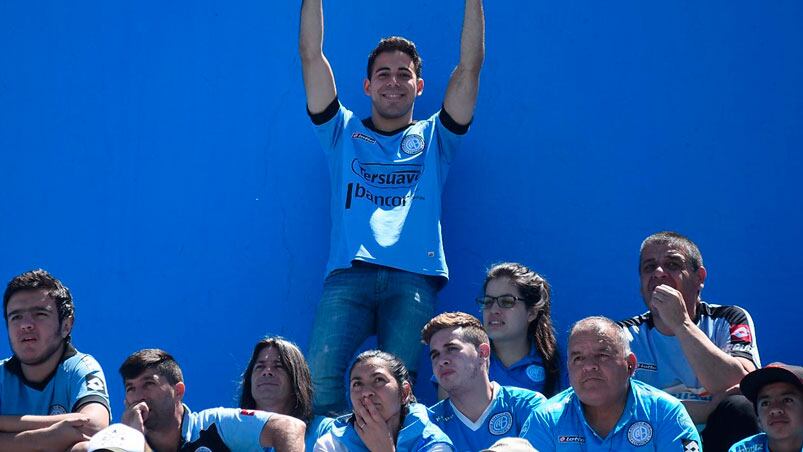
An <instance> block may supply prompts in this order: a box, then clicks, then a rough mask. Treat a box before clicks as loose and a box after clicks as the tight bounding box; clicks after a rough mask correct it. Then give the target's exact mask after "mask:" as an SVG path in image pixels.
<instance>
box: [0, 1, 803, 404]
mask: <svg viewBox="0 0 803 452" xmlns="http://www.w3.org/2000/svg"><path fill="white" fill-rule="evenodd" d="M299 5H300V2H291V1H271V2H251V1H248V2H212V1H193V2H188V1H183V2H108V1H86V2H51V3H48V2H22V1H10V0H0V218H2V221H0V280H2V281H3V283H5V281H7V280H9V279H10V278H11V277H12V276H14V275H16V274H18V273H20V272H22V271H24V270H28V269H31V268H35V267H43V268H46V269H48V270H49V271H51V272H52V273H54V274H55V275H56V276H57V277H59V278H61V279H62V280H63V281H64V282H65V283H66V284H67V285H68V286H69V287H70V288H71V289H72V290H73V293H74V296H75V299H76V304H77V322H76V326H75V331H74V341H75V343H76V345H77V346H78V347H79V348H80V349H81V350H83V351H87V352H90V353H92V354H94V355H95V356H96V357H97V358H98V359H99V361H100V362H101V364H103V365H104V366H105V368H106V373H107V378H108V380H109V383H110V388H111V391H112V397H113V400H114V410H115V414H116V416H119V414H120V413H121V411H122V403H121V400H122V398H123V392H122V385H121V383H120V381H119V377H118V376H117V371H116V369H117V367H118V366H119V364H120V363H121V362H122V360H123V359H124V358H125V356H127V355H128V354H129V353H131V352H133V351H134V350H137V349H139V348H142V347H162V348H165V349H167V350H168V351H171V352H172V353H174V354H175V355H176V356H177V358H178V359H179V362H180V363H181V364H182V367H183V368H184V370H185V374H186V379H187V383H188V393H187V394H188V396H187V400H188V402H189V403H190V404H191V406H194V407H195V408H202V407H208V406H213V405H231V404H232V403H233V399H234V394H235V387H236V382H237V380H238V376H239V374H240V372H241V371H242V369H243V368H244V366H245V364H246V360H247V359H248V356H249V354H250V349H251V347H252V344H253V343H254V342H255V341H256V340H257V339H258V338H259V337H260V336H262V335H264V334H267V333H270V334H282V335H285V336H287V337H290V338H292V339H294V340H295V341H297V342H298V343H299V344H300V345H302V346H304V347H305V346H306V344H307V341H308V337H309V333H310V327H311V324H312V318H313V315H314V312H315V305H316V303H317V300H318V298H319V296H320V291H321V281H322V278H323V271H324V264H325V261H326V254H327V238H328V226H329V219H328V196H329V187H328V179H327V178H328V176H327V174H326V169H325V165H324V161H323V156H322V153H321V151H320V149H319V147H318V144H317V142H316V140H315V137H314V136H313V133H312V130H311V127H310V123H309V120H308V118H307V117H306V114H305V110H304V92H303V86H302V83H301V76H300V67H299V59H298V57H297V55H296V39H297V38H296V35H297V31H296V30H297V23H298V9H299ZM325 8H326V19H327V22H326V25H327V39H326V45H325V50H326V53H327V55H328V56H329V58H330V60H331V61H332V63H333V67H334V71H335V75H336V78H337V81H338V83H339V84H338V87H339V92H340V96H341V99H342V100H343V102H344V103H345V104H346V105H348V106H350V107H351V108H352V109H354V110H355V111H357V112H358V113H359V114H361V115H367V114H368V112H369V105H368V101H367V100H366V99H365V98H364V96H363V94H362V90H361V79H362V77H363V74H364V64H365V57H366V55H367V53H368V51H369V50H370V49H371V47H372V46H373V44H374V43H375V42H376V41H377V40H378V39H379V38H380V37H382V36H384V35H389V34H402V35H405V36H408V37H410V38H412V39H413V40H415V41H416V42H417V43H418V45H419V48H420V49H421V50H422V53H423V55H424V58H425V67H424V77H425V79H426V83H427V84H426V90H425V93H424V95H423V97H422V98H420V100H419V101H418V103H417V106H416V111H417V113H418V114H417V116H419V117H421V116H425V115H428V114H430V113H431V112H433V111H435V110H436V109H437V108H438V107H439V106H440V103H441V100H442V96H443V92H444V88H445V85H446V81H447V78H448V75H449V72H450V71H451V68H452V67H453V65H454V64H455V63H456V61H457V56H458V55H457V52H458V43H457V40H458V36H459V29H460V22H461V20H460V18H461V14H462V2H461V1H458V0H450V1H430V0H410V1H408V2H405V3H404V4H393V5H391V4H387V5H385V4H383V3H381V2H380V3H377V2H374V1H370V2H369V1H367V0H350V1H339V2H338V1H332V0H330V1H329V2H328V3H327V4H326V5H325ZM486 14H487V59H486V64H485V68H484V71H483V75H482V87H481V90H480V98H479V103H478V107H477V112H476V120H475V124H474V126H473V127H472V130H471V133H470V135H469V136H468V137H467V141H466V142H465V146H464V148H463V150H462V155H461V157H460V158H459V159H458V160H457V161H456V164H455V165H454V167H453V168H452V171H451V175H450V181H449V183H448V185H447V189H446V193H445V204H444V212H443V227H444V234H445V237H446V252H447V257H448V260H449V264H450V267H451V271H452V280H451V282H450V284H449V285H448V286H447V287H446V289H445V290H444V291H443V292H442V301H441V306H440V308H441V309H442V310H446V309H462V310H474V309H475V308H474V306H473V304H472V301H471V300H472V299H473V297H474V296H475V295H477V293H478V291H479V288H480V283H481V279H482V276H483V270H484V268H486V267H487V266H488V265H489V264H491V263H493V262H495V261H498V260H502V259H506V260H518V261H522V262H525V263H527V264H529V265H531V266H532V267H534V268H535V269H537V270H539V271H541V272H543V273H544V274H545V275H546V276H547V278H548V279H549V280H550V281H551V283H552V284H553V287H554V303H555V307H554V310H555V313H554V315H555V318H556V323H557V326H558V328H559V329H560V330H561V332H563V331H565V330H566V328H567V327H568V326H569V325H570V323H571V322H572V321H574V320H576V319H578V318H580V317H583V316H586V315H591V314H604V315H608V316H611V317H614V318H622V317H626V316H630V315H633V314H635V313H639V312H641V311H642V310H643V309H644V307H643V304H642V301H641V299H640V296H639V293H638V279H637V274H636V262H637V252H638V245H639V243H640V241H641V239H642V238H643V237H645V236H646V235H648V234H649V233H651V232H655V231H658V230H664V229H674V230H678V231H681V232H683V233H686V234H688V235H689V236H691V237H692V238H693V239H694V240H696V241H697V242H698V244H699V245H700V247H701V248H702V251H703V255H704V257H705V263H706V267H707V268H708V271H709V278H708V280H707V281H706V282H707V284H706V286H707V287H706V289H705V291H704V296H705V298H706V299H707V300H710V301H712V302H718V303H727V304H739V305H741V306H744V307H746V308H748V309H749V310H750V311H751V312H752V313H753V317H754V320H755V321H756V324H757V329H758V333H757V336H758V341H759V343H760V345H761V352H762V358H763V361H764V362H770V361H774V360H786V361H797V362H800V361H801V354H800V349H799V343H800V340H799V339H798V338H796V333H797V327H798V323H799V321H800V318H801V313H802V312H803V309H801V307H800V301H801V296H800V293H799V291H798V290H797V289H796V287H797V284H798V283H799V281H801V280H802V279H803V272H801V265H800V262H799V261H800V256H801V255H802V254H803V246H801V244H800V240H799V239H798V237H797V234H799V232H800V231H801V229H803V209H801V201H800V196H801V193H803V182H801V177H800V174H801V170H802V169H803V168H802V167H803V158H801V155H800V153H801V149H803V83H801V80H803V47H801V46H800V45H799V43H800V42H803V28H801V27H800V24H801V23H803V3H801V2H799V1H775V2H761V3H755V2H743V1H736V2H733V1H727V2H726V1H717V2H709V3H706V4H698V2H670V4H651V3H644V2H618V3H603V2H597V1H590V0H578V1H567V2H528V1H521V2H520V1H502V2H498V1H488V2H487V5H486ZM0 352H2V353H1V354H2V356H7V355H8V354H9V353H10V351H9V349H8V346H7V344H5V343H3V345H2V346H0ZM422 362H423V363H424V366H423V368H424V369H425V370H426V369H427V364H426V361H422ZM422 377H423V378H422V379H421V380H420V381H425V379H426V377H428V375H423V376H422ZM420 389H421V392H422V393H424V394H428V393H430V391H429V388H428V385H426V384H422V385H420Z"/></svg>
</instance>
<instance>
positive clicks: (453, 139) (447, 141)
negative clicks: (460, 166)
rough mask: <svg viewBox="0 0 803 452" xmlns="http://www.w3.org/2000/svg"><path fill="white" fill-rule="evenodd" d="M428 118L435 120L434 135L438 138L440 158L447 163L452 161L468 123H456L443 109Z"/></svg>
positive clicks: (466, 130)
mask: <svg viewBox="0 0 803 452" xmlns="http://www.w3.org/2000/svg"><path fill="white" fill-rule="evenodd" d="M430 119H431V120H434V121H435V131H436V134H435V135H436V139H437V140H438V149H440V158H441V159H442V160H443V161H444V162H445V163H447V164H449V163H452V161H453V160H454V157H455V152H456V151H457V149H458V148H459V147H460V143H461V142H462V141H463V135H465V134H466V132H468V125H466V126H461V125H459V124H457V123H456V122H455V121H454V119H452V117H451V116H449V113H446V110H444V109H441V110H440V111H439V112H438V113H435V114H434V115H433V117H432V118H430Z"/></svg>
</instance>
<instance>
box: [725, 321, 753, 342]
mask: <svg viewBox="0 0 803 452" xmlns="http://www.w3.org/2000/svg"><path fill="white" fill-rule="evenodd" d="M730 333H731V341H733V342H747V343H751V342H753V335H752V334H750V326H748V325H745V324H738V325H731V328H730Z"/></svg>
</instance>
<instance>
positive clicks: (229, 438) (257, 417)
mask: <svg viewBox="0 0 803 452" xmlns="http://www.w3.org/2000/svg"><path fill="white" fill-rule="evenodd" d="M216 415H217V417H218V419H217V422H215V424H217V425H218V429H219V432H220V438H221V439H222V440H223V442H224V443H225V444H226V445H227V446H228V447H229V449H231V450H243V451H245V450H262V446H261V444H260V437H261V435H262V429H263V428H264V427H265V424H267V423H268V422H269V420H270V417H271V413H268V412H266V411H259V410H239V409H236V408H224V409H220V410H218V411H217V412H216Z"/></svg>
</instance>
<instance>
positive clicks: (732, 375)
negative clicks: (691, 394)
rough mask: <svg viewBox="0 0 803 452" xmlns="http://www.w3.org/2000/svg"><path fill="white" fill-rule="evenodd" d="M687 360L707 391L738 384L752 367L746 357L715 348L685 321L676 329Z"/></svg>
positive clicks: (696, 328) (723, 388)
mask: <svg viewBox="0 0 803 452" xmlns="http://www.w3.org/2000/svg"><path fill="white" fill-rule="evenodd" d="M675 337H677V339H678V342H680V347H681V348H682V349H683V354H684V355H685V356H686V360H687V361H688V362H689V365H690V366H691V368H692V369H693V370H694V374H695V375H696V376H697V378H698V379H699V380H700V382H701V383H702V384H703V386H704V387H705V389H707V390H708V392H710V393H712V394H715V393H719V392H723V391H726V390H727V389H729V388H731V387H732V386H734V385H738V384H739V382H740V381H741V379H742V377H744V376H745V375H747V373H748V372H750V371H751V370H754V369H755V366H754V365H753V364H752V363H749V362H748V361H747V360H744V359H740V358H736V357H733V356H730V355H728V354H727V353H725V352H724V351H722V350H721V349H720V348H719V347H717V346H716V345H715V344H714V343H713V342H711V339H709V338H708V336H706V335H705V333H703V332H702V330H700V329H699V328H698V327H697V325H695V324H694V323H693V322H691V321H688V322H684V324H683V326H682V327H681V328H678V329H677V330H676V331H675Z"/></svg>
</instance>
